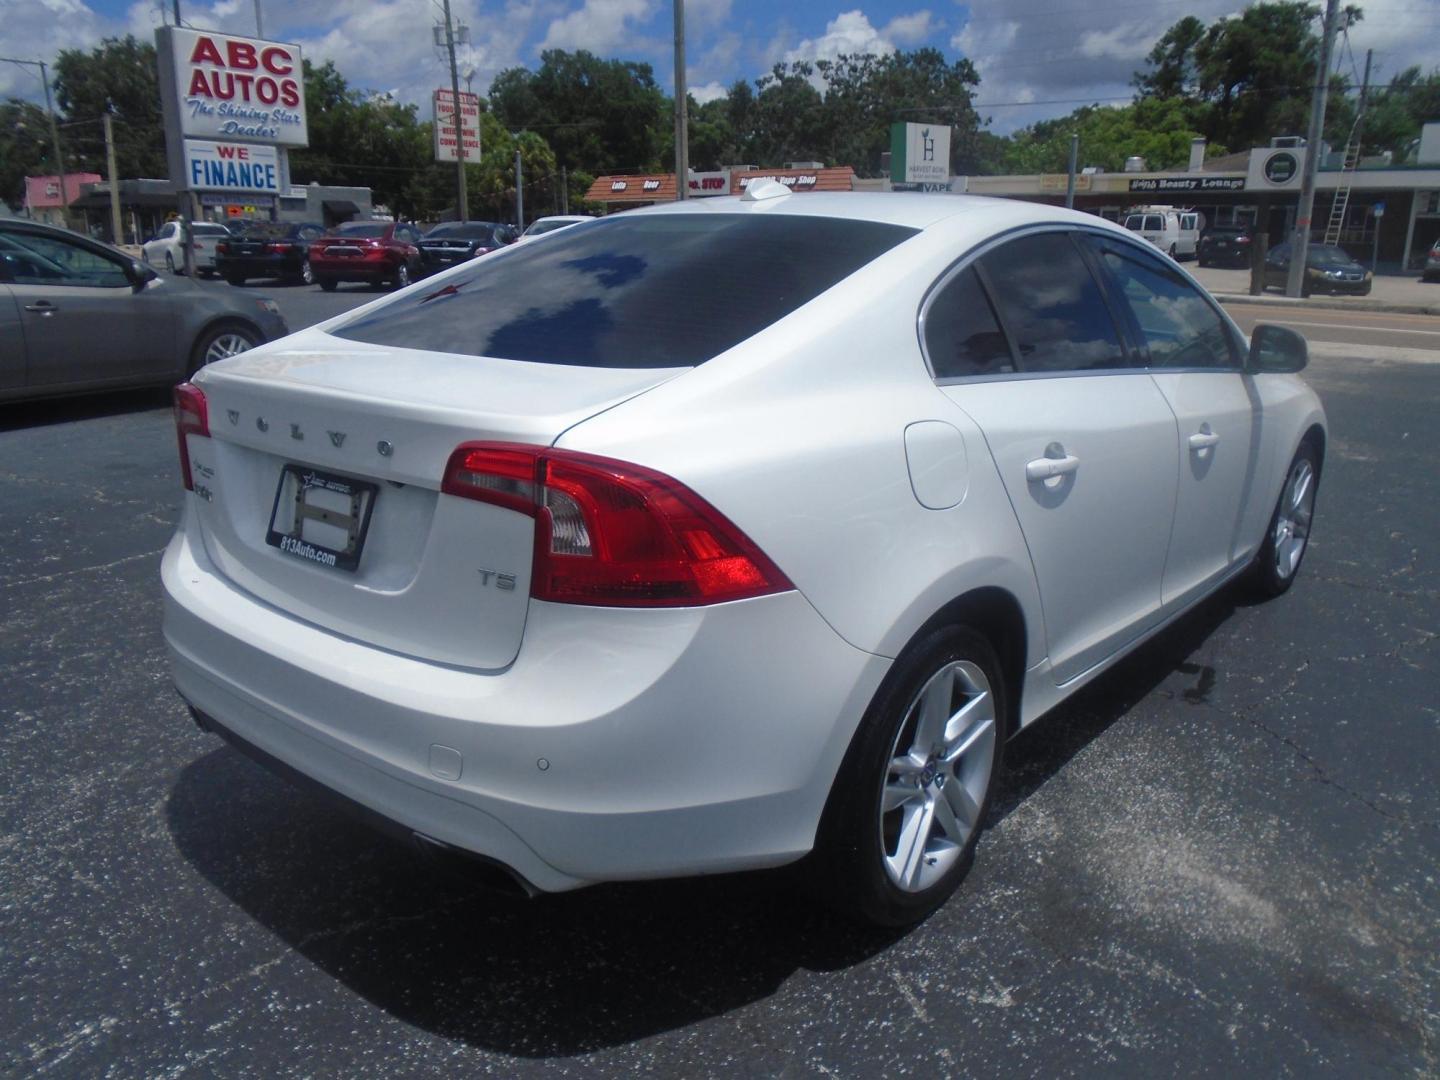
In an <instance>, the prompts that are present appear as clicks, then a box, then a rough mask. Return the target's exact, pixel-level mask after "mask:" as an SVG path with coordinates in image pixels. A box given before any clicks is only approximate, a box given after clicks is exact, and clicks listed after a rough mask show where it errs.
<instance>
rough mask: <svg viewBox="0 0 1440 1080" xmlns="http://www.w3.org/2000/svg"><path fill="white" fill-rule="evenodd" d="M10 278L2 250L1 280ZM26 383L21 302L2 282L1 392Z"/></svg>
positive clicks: (0, 292)
mask: <svg viewBox="0 0 1440 1080" xmlns="http://www.w3.org/2000/svg"><path fill="white" fill-rule="evenodd" d="M8 280H9V271H8V270H7V269H6V266H5V261H4V251H3V250H0V282H4V281H8ZM24 385H25V329H24V327H23V326H21V324H20V304H19V302H18V301H17V300H16V299H15V293H14V292H12V291H11V289H10V287H9V286H8V285H3V284H0V393H3V392H4V391H6V390H14V389H17V388H19V387H22V386H24Z"/></svg>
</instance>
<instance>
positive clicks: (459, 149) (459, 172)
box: [445, 0, 479, 221]
mask: <svg viewBox="0 0 1440 1080" xmlns="http://www.w3.org/2000/svg"><path fill="white" fill-rule="evenodd" d="M445 49H446V51H447V52H448V53H449V54H450V92H451V93H452V94H453V95H454V97H453V98H452V99H451V100H452V101H453V102H454V107H455V112H454V114H453V116H454V120H455V212H456V213H457V214H458V215H459V220H460V221H468V220H470V206H469V199H468V198H467V197H466V194H465V135H464V132H463V131H462V130H461V129H462V121H461V117H460V110H461V109H462V108H464V105H463V103H462V101H461V98H460V71H459V69H457V68H456V67H455V27H454V26H453V25H452V24H451V22H450V0H445ZM476 119H477V120H478V119H479V117H476Z"/></svg>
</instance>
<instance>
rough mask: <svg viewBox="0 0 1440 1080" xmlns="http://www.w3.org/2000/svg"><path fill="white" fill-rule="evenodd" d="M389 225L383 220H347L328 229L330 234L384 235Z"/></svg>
mask: <svg viewBox="0 0 1440 1080" xmlns="http://www.w3.org/2000/svg"><path fill="white" fill-rule="evenodd" d="M388 228H390V225H389V224H388V223H387V222H384V221H347V222H346V223H345V224H344V225H337V226H336V227H335V228H334V229H332V230H330V235H331V236H384V235H385V230H386V229H388Z"/></svg>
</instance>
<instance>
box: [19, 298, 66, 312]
mask: <svg viewBox="0 0 1440 1080" xmlns="http://www.w3.org/2000/svg"><path fill="white" fill-rule="evenodd" d="M25 310H26V311H38V312H39V313H40V314H41V315H53V314H55V312H57V311H59V310H60V309H59V308H57V307H56V306H55V305H54V304H52V303H51V302H50V301H49V300H37V301H36V302H35V303H33V304H26V305H25Z"/></svg>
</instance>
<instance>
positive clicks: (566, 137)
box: [489, 49, 668, 174]
mask: <svg viewBox="0 0 1440 1080" xmlns="http://www.w3.org/2000/svg"><path fill="white" fill-rule="evenodd" d="M489 97H490V110H491V111H492V112H493V113H494V114H495V117H496V118H497V119H498V120H499V121H500V124H501V126H502V127H503V128H504V129H505V130H506V131H531V132H535V133H537V134H539V135H541V136H543V137H544V138H545V140H546V141H547V142H548V143H549V144H550V146H551V147H552V148H553V150H554V153H555V157H556V160H557V161H558V162H559V163H560V164H562V165H566V166H568V167H569V168H571V169H581V170H584V171H586V172H590V173H596V174H598V173H607V172H627V171H628V172H641V171H645V170H649V169H655V168H657V167H658V166H659V165H660V164H661V155H660V146H661V142H662V136H661V132H663V131H664V130H665V127H666V125H667V124H668V114H667V112H666V104H667V103H666V99H665V95H664V94H663V93H661V91H660V88H659V87H658V86H657V85H656V83H655V74H654V71H653V70H652V69H651V67H650V65H649V64H644V63H639V62H637V61H633V60H602V59H600V58H599V57H597V56H595V55H594V54H593V53H590V52H586V51H585V50H583V49H581V50H579V51H577V52H566V51H564V50H563V49H547V50H546V51H545V52H543V53H541V54H540V67H539V69H538V70H537V71H528V70H526V69H525V68H510V69H508V70H506V71H502V72H501V73H500V74H499V75H497V76H496V77H495V81H494V82H492V83H491V84H490V95H489Z"/></svg>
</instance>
